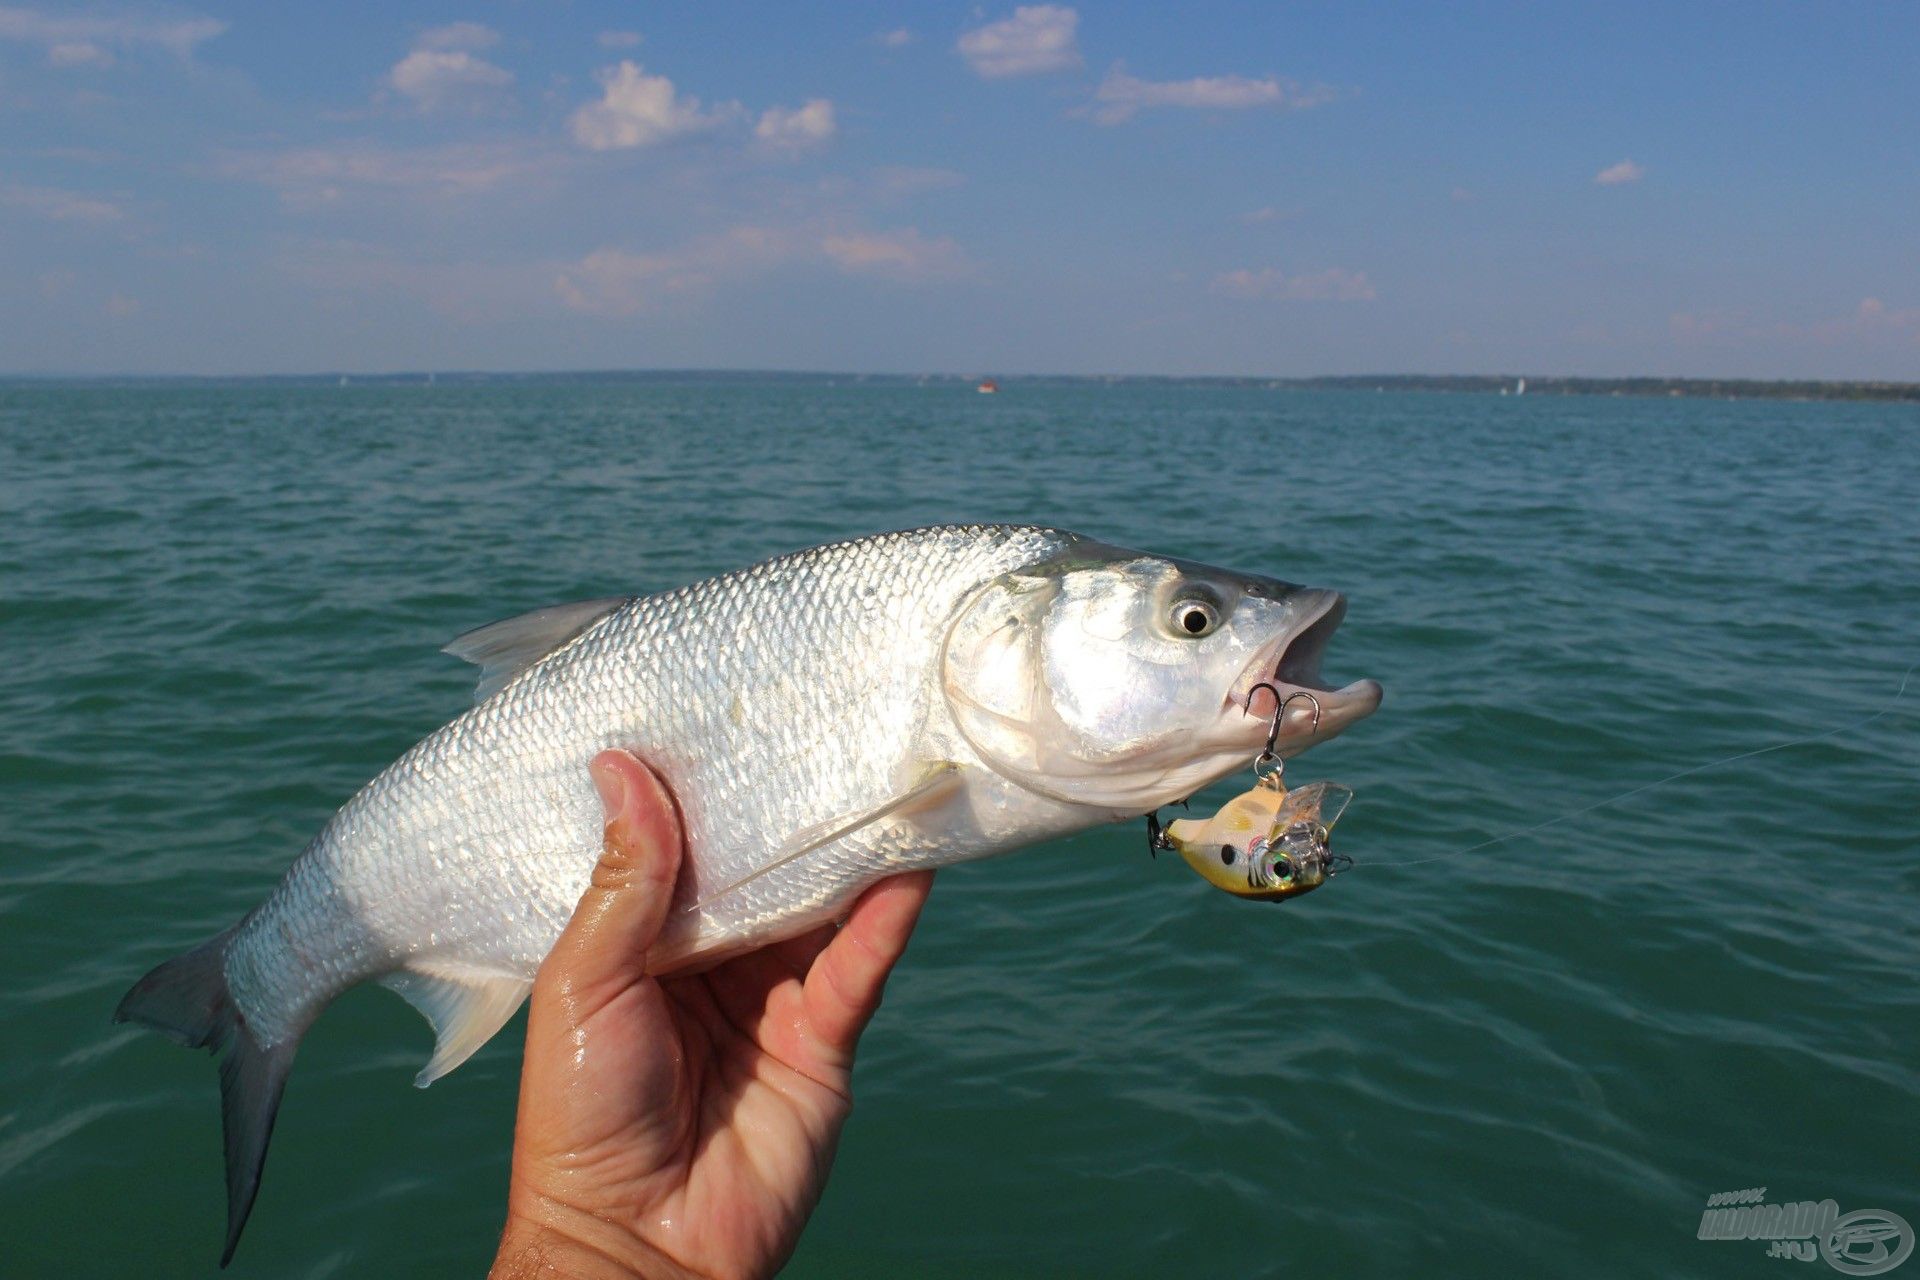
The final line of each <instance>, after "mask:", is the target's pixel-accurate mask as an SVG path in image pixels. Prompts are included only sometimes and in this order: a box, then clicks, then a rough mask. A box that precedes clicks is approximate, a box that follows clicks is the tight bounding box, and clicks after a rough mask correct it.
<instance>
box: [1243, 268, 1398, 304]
mask: <svg viewBox="0 0 1920 1280" xmlns="http://www.w3.org/2000/svg"><path fill="white" fill-rule="evenodd" d="M1212 290H1213V292H1214V293H1216V294H1219V295H1220V296H1221V297H1225V298H1246V299H1268V300H1275V301H1280V302H1371V301H1373V300H1374V298H1375V297H1376V296H1378V295H1377V294H1376V293H1375V292H1374V288H1373V284H1372V282H1371V281H1369V280H1368V279H1367V273H1366V272H1364V271H1347V270H1345V269H1343V268H1340V267H1329V268H1327V269H1326V270H1325V271H1316V272H1314V273H1313V274H1312V275H1304V276H1290V275H1286V274H1284V273H1283V272H1281V271H1279V270H1277V269H1276V268H1273V267H1265V268H1262V269H1261V270H1259V271H1253V270H1249V269H1248V268H1246V267H1242V268H1240V269H1239V270H1238V271H1223V272H1221V273H1220V274H1219V275H1217V276H1215V277H1214V278H1213V285H1212Z"/></svg>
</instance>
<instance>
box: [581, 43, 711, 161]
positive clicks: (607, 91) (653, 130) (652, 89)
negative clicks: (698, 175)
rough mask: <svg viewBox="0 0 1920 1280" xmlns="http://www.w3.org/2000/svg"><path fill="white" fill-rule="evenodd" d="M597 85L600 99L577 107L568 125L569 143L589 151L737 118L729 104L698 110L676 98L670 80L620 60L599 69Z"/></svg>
mask: <svg viewBox="0 0 1920 1280" xmlns="http://www.w3.org/2000/svg"><path fill="white" fill-rule="evenodd" d="M600 85H601V94H600V101H598V102H590V103H588V104H587V105H586V106H584V107H581V108H580V109H579V110H578V111H576V112H574V113H573V116H572V118H571V119H569V120H568V122H567V125H568V128H569V129H570V130H571V131H572V133H573V140H574V141H575V142H578V143H579V144H580V145H581V146H583V147H586V148H587V149H588V150H590V151H618V150H623V149H625V148H628V147H650V146H653V145H655V144H656V143H661V142H670V141H672V140H673V139H675V138H683V137H686V136H688V135H690V134H695V133H702V132H705V131H706V130H709V129H713V128H716V127H718V126H719V125H722V124H725V123H726V122H727V121H729V120H732V119H734V118H735V117H737V116H738V115H739V114H740V105H739V104H738V103H734V102H723V103H720V104H718V105H717V106H715V107H714V109H713V110H712V111H711V112H705V111H702V110H701V109H700V99H698V98H694V97H684V98H683V97H681V96H680V95H679V94H677V93H676V92H675V91H674V88H673V81H671V80H669V79H667V78H666V77H665V76H650V75H647V74H646V73H645V72H643V71H642V70H641V69H640V68H639V66H638V65H636V64H634V63H632V62H628V61H625V60H622V61H621V63H620V65H619V66H617V67H609V68H607V69H606V70H604V71H602V72H601V73H600Z"/></svg>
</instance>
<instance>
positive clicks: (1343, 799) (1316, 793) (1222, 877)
mask: <svg viewBox="0 0 1920 1280" xmlns="http://www.w3.org/2000/svg"><path fill="white" fill-rule="evenodd" d="M1261 689H1266V690H1268V691H1269V692H1271V693H1272V694H1273V695H1274V700H1275V706H1274V711H1273V727H1272V729H1271V730H1269V731H1268V734H1267V745H1266V747H1265V748H1264V749H1263V750H1262V751H1261V752H1260V754H1259V755H1258V756H1257V757H1255V759H1254V762H1253V773H1254V782H1253V786H1252V787H1250V788H1248V789H1247V790H1245V791H1243V792H1241V793H1240V794H1239V795H1237V796H1235V797H1234V798H1233V799H1231V800H1229V801H1227V802H1226V803H1225V804H1223V805H1221V806H1220V808H1219V809H1218V810H1217V811H1216V812H1215V813H1214V815H1213V816H1212V817H1211V818H1181V819H1179V820H1177V821H1175V822H1174V823H1172V824H1171V825H1169V826H1167V827H1164V828H1163V827H1162V826H1161V825H1160V815H1159V814H1157V813H1153V814H1149V815H1147V846H1148V848H1150V849H1152V850H1153V851H1154V852H1155V853H1158V852H1159V851H1160V850H1162V849H1170V850H1172V851H1173V852H1175V853H1178V854H1179V855H1180V856H1181V858H1182V859H1184V860H1185V861H1186V864H1187V865H1188V866H1190V867H1192V868H1193V869H1194V871H1196V872H1198V873H1199V875H1200V878H1201V879H1203V880H1205V881H1206V882H1207V883H1208V884H1210V885H1212V886H1213V887H1214V888H1216V889H1223V890H1225V891H1226V892H1228V893H1230V894H1232V895H1234V896H1235V897H1236V898H1256V899H1259V900H1262V901H1266V902H1284V901H1285V900H1286V899H1288V898H1297V897H1299V896H1300V895H1301V894H1303V893H1310V892H1312V891H1313V890H1315V889H1318V888H1319V887H1320V886H1321V885H1323V884H1325V883H1326V882H1327V881H1328V880H1329V879H1330V878H1332V877H1333V876H1334V875H1336V874H1338V873H1339V872H1341V871H1344V870H1346V869H1347V868H1348V867H1350V866H1352V865H1353V859H1351V858H1349V857H1347V856H1346V855H1345V854H1338V853H1334V852H1333V851H1332V849H1331V848H1329V847H1328V841H1329V840H1330V839H1331V837H1332V833H1333V824H1334V823H1336V822H1338V821H1339V820H1340V815H1341V814H1342V813H1344V812H1346V808H1347V804H1348V802H1350V801H1351V800H1352V799H1353V788H1351V787H1345V786H1342V785H1340V784H1339V783H1337V782H1314V783H1309V784H1308V785H1307V786H1304V787H1301V788H1299V789H1297V790H1293V791H1289V790H1288V789H1287V785H1286V783H1285V782H1283V781H1282V780H1281V772H1282V769H1283V767H1284V766H1283V765H1282V763H1281V760H1280V757H1279V755H1278V754H1277V753H1276V752H1275V751H1274V744H1275V743H1276V741H1277V740H1278V739H1279V736H1280V725H1281V721H1282V720H1283V719H1284V718H1285V716H1286V709H1287V703H1289V702H1291V701H1293V699H1294V698H1304V699H1306V700H1307V701H1308V702H1309V703H1311V704H1312V706H1313V717H1314V727H1316V728H1317V727H1318V725H1319V719H1320V703H1319V700H1318V699H1317V698H1315V697H1314V696H1313V695H1312V694H1310V693H1306V692H1304V691H1296V692H1294V693H1292V694H1289V695H1287V696H1285V697H1282V696H1281V694H1280V692H1279V690H1277V689H1274V688H1273V686H1271V685H1268V684H1260V685H1256V686H1255V687H1254V690H1253V691H1252V692H1249V693H1248V695H1247V704H1248V705H1249V706H1251V705H1252V703H1253V693H1255V692H1258V691H1259V690H1261Z"/></svg>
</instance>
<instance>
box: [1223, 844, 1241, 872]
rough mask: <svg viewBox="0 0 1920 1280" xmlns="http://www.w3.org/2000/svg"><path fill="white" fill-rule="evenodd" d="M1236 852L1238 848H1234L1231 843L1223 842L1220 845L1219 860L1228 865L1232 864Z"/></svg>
mask: <svg viewBox="0 0 1920 1280" xmlns="http://www.w3.org/2000/svg"><path fill="white" fill-rule="evenodd" d="M1238 853H1239V850H1237V849H1235V848H1234V847H1233V846H1232V845H1230V844H1223V845H1221V846H1220V861H1221V862H1222V863H1223V864H1224V865H1226V866H1229V867H1230V866H1232V865H1233V860H1234V858H1235V856H1236V855H1237V854H1238Z"/></svg>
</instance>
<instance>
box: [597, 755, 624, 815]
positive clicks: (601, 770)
mask: <svg viewBox="0 0 1920 1280" xmlns="http://www.w3.org/2000/svg"><path fill="white" fill-rule="evenodd" d="M593 785H594V788H595V789H596V790H597V791H599V793H600V807H601V808H602V809H603V810H605V811H606V819H607V821H608V822H612V821H613V820H614V819H615V818H617V817H619V816H620V812H621V810H623V809H625V808H626V807H627V772H626V770H624V769H621V768H618V767H617V766H613V765H601V766H598V767H596V768H595V769H594V771H593Z"/></svg>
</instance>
